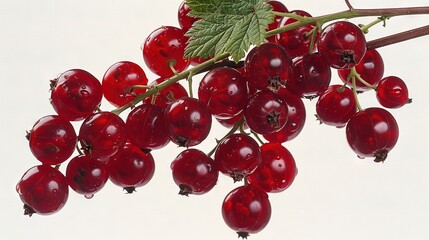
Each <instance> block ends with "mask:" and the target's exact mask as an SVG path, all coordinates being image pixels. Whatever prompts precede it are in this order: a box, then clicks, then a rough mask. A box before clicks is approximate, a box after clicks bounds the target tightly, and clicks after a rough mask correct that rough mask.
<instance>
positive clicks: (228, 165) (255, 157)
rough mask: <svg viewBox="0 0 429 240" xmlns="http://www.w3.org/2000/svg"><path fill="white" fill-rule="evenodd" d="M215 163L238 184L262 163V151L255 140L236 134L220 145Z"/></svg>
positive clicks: (225, 139)
mask: <svg viewBox="0 0 429 240" xmlns="http://www.w3.org/2000/svg"><path fill="white" fill-rule="evenodd" d="M214 161H215V163H216V167H217V168H218V169H219V171H221V172H222V173H224V174H226V175H228V176H230V177H232V179H233V180H234V182H237V181H241V180H242V179H243V178H244V177H246V176H247V175H249V174H251V173H253V172H254V171H255V169H256V168H257V167H258V165H259V163H260V162H261V151H260V149H259V145H258V143H257V142H256V141H255V139H253V138H252V137H250V136H248V135H246V134H241V133H235V134H232V135H229V136H227V137H226V138H224V139H223V140H222V141H221V142H220V143H219V144H218V147H217V149H216V152H215V156H214Z"/></svg>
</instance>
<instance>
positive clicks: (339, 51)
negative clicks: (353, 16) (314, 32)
mask: <svg viewBox="0 0 429 240" xmlns="http://www.w3.org/2000/svg"><path fill="white" fill-rule="evenodd" d="M317 48H318V50H319V53H320V55H322V56H323V57H324V58H325V59H326V61H327V63H328V64H329V65H330V66H331V67H332V68H336V69H349V68H351V67H354V66H356V64H358V63H359V62H360V60H361V59H362V58H363V56H364V55H365V52H366V40H365V35H364V33H363V32H362V30H361V29H360V28H359V27H358V26H356V25H355V24H353V23H351V22H347V21H337V22H333V23H331V24H329V25H327V26H326V27H325V28H324V29H323V30H322V33H321V34H320V38H319V41H318V42H317Z"/></svg>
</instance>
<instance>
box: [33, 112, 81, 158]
mask: <svg viewBox="0 0 429 240" xmlns="http://www.w3.org/2000/svg"><path fill="white" fill-rule="evenodd" d="M27 138H28V140H29V145H30V150H31V152H32V153H33V155H34V156H35V157H36V158H37V159H38V160H39V161H40V162H42V163H43V164H48V165H57V164H60V163H62V162H64V161H66V160H67V159H68V158H69V157H70V156H71V155H72V154H73V152H74V150H75V148H76V143H77V136H76V132H75V130H74V128H73V126H72V125H71V123H70V122H69V121H67V120H65V119H64V118H62V117H59V116H56V115H49V116H45V117H42V118H41V119H39V120H37V122H36V123H35V124H34V126H33V128H32V129H31V130H30V131H29V132H28V135H27Z"/></svg>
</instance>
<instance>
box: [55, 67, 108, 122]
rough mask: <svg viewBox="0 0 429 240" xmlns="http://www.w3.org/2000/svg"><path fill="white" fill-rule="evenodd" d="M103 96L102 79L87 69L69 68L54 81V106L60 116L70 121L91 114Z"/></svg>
mask: <svg viewBox="0 0 429 240" xmlns="http://www.w3.org/2000/svg"><path fill="white" fill-rule="evenodd" d="M102 96H103V94H102V88H101V84H100V81H98V79H97V78H95V77H94V76H93V75H91V74H90V73H88V72H87V71H85V70H81V69H72V70H68V71H66V72H64V73H63V74H61V75H60V76H59V77H58V78H57V79H55V80H53V81H52V85H51V103H52V106H53V108H54V110H55V111H56V112H57V114H58V115H59V116H61V117H63V118H65V119H67V120H70V121H77V120H82V119H84V118H86V117H88V116H89V115H91V114H92V113H93V112H94V111H95V110H96V109H97V107H98V106H99V105H100V103H101V98H102Z"/></svg>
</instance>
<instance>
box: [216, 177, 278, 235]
mask: <svg viewBox="0 0 429 240" xmlns="http://www.w3.org/2000/svg"><path fill="white" fill-rule="evenodd" d="M222 216H223V219H224V221H225V223H226V224H227V225H228V226H229V227H230V228H231V229H232V230H234V231H236V232H237V233H238V236H239V237H242V238H247V237H248V236H249V234H253V233H257V232H259V231H261V230H262V229H264V228H265V226H266V225H267V224H268V222H269V221H270V218H271V204H270V201H269V199H268V194H267V193H266V192H264V191H262V190H261V189H260V188H257V187H254V186H253V185H251V184H249V185H244V186H240V187H237V188H236V189H234V190H232V191H231V192H230V193H228V195H227V196H226V197H225V199H224V201H223V204H222Z"/></svg>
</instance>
